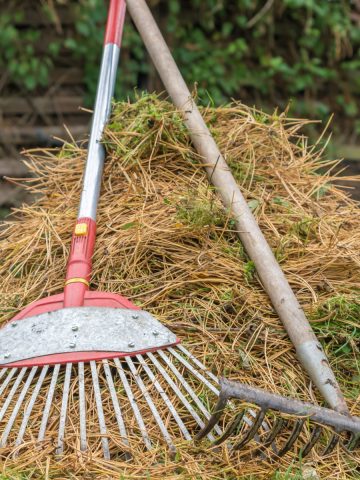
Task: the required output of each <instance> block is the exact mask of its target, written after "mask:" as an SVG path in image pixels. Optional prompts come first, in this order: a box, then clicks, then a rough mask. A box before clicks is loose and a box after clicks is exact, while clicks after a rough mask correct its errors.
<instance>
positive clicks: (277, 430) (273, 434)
mask: <svg viewBox="0 0 360 480" xmlns="http://www.w3.org/2000/svg"><path fill="white" fill-rule="evenodd" d="M284 423H285V421H284V419H283V418H281V417H280V418H277V419H276V422H275V425H274V426H273V428H272V429H271V430H270V432H269V433H268V434H267V436H266V437H265V439H264V442H263V446H264V447H269V446H270V445H271V444H272V443H273V442H274V440H275V438H276V437H277V435H278V434H279V433H280V430H281V429H282V428H283V426H284Z"/></svg>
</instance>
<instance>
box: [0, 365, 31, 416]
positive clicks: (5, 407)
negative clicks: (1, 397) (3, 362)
mask: <svg viewBox="0 0 360 480" xmlns="http://www.w3.org/2000/svg"><path fill="white" fill-rule="evenodd" d="M26 371H27V368H26V367H24V368H22V369H21V370H20V373H19V375H18V377H17V379H16V380H15V382H14V385H13V386H12V388H11V390H10V392H9V395H8V396H7V398H6V401H5V403H4V405H3V406H2V408H1V410H0V421H1V420H2V419H3V418H4V415H5V413H6V410H7V409H8V407H9V405H10V403H11V400H12V399H13V396H14V395H15V393H16V390H17V388H18V386H19V385H20V383H21V380H22V379H23V377H24V375H25V373H26ZM14 373H15V372H14ZM10 374H11V372H10ZM12 376H13V375H12ZM10 380H11V378H10V379H9V381H10Z"/></svg>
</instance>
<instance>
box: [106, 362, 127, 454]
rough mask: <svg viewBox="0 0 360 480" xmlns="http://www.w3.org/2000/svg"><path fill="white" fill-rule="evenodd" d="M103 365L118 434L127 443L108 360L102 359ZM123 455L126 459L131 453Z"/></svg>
mask: <svg viewBox="0 0 360 480" xmlns="http://www.w3.org/2000/svg"><path fill="white" fill-rule="evenodd" d="M103 365H104V372H105V377H106V381H107V384H108V387H109V391H110V396H111V400H112V403H113V407H114V412H115V416H116V421H117V424H118V427H119V432H120V435H121V439H122V441H123V442H124V444H125V445H129V440H128V438H127V433H126V427H125V423H124V419H123V416H122V413H121V408H120V404H119V400H118V397H117V395H116V390H115V385H114V380H113V377H112V375H111V370H110V367H109V363H108V361H107V360H103ZM125 457H126V459H127V460H129V459H130V458H131V455H130V454H129V452H125Z"/></svg>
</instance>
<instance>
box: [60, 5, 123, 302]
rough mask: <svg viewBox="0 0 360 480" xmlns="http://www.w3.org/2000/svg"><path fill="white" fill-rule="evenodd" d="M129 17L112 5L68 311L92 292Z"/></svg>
mask: <svg viewBox="0 0 360 480" xmlns="http://www.w3.org/2000/svg"><path fill="white" fill-rule="evenodd" d="M125 13H126V4H125V0H111V1H110V5H109V11H108V18H107V24H106V32H105V42H104V50H103V57H102V61H101V69H100V75H99V81H98V88H97V93H96V100H95V107H94V114H93V120H92V126H91V132H90V139H89V147H88V153H87V160H86V168H85V174H84V180H83V190H82V193H81V201H80V208H79V214H78V220H77V223H76V226H75V230H74V233H73V237H72V242H71V251H70V257H69V261H68V265H67V273H66V282H65V290H64V307H79V306H82V305H83V304H84V298H85V293H86V291H87V290H88V289H89V282H90V275H91V269H92V264H91V258H92V255H93V253H94V246H95V236H96V210H97V205H98V200H99V194H100V186H101V177H102V172H103V167H104V159H105V151H104V147H103V145H102V144H101V140H102V136H103V132H104V128H105V125H106V122H107V121H108V119H109V116H110V112H111V99H112V96H113V93H114V88H115V80H116V71H117V65H118V61H119V55H120V45H121V38H122V33H123V27H124V20H125Z"/></svg>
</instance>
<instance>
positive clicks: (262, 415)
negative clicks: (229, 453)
mask: <svg viewBox="0 0 360 480" xmlns="http://www.w3.org/2000/svg"><path fill="white" fill-rule="evenodd" d="M265 414H266V410H264V409H262V410H260V411H259V412H258V413H257V414H256V417H255V420H254V422H253V424H252V426H251V427H250V428H249V429H248V430H247V432H245V434H244V436H243V438H242V439H241V440H240V441H239V442H237V443H236V444H235V445H234V446H233V449H234V450H240V448H242V447H244V446H245V445H246V444H247V443H249V442H250V441H251V440H252V439H253V438H254V437H255V435H256V433H257V431H258V429H259V428H260V426H261V424H262V422H263V420H264V418H265Z"/></svg>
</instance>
